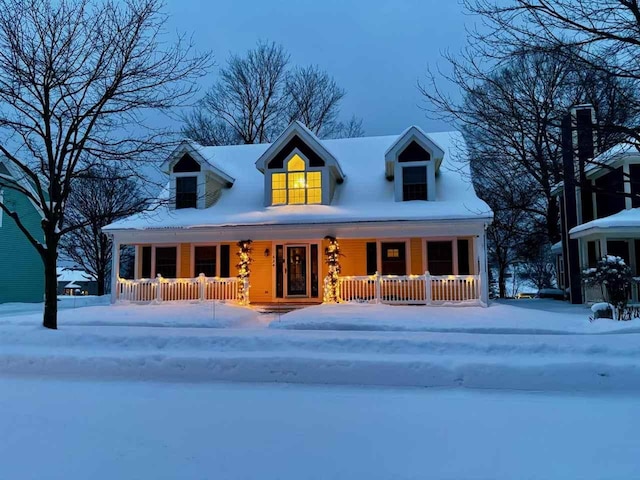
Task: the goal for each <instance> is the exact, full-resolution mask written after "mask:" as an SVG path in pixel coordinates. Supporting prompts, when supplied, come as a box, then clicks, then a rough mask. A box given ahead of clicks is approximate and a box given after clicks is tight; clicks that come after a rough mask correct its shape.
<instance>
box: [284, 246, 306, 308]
mask: <svg viewBox="0 0 640 480" xmlns="http://www.w3.org/2000/svg"><path fill="white" fill-rule="evenodd" d="M286 248H287V256H286V261H287V274H286V278H287V296H289V297H306V296H308V292H307V248H308V247H307V246H306V245H295V246H288V245H287V247H286Z"/></svg>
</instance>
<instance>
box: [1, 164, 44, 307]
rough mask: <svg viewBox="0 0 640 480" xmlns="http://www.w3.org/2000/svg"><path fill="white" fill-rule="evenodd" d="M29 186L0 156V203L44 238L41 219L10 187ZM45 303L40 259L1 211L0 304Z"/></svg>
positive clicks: (34, 232) (36, 235) (29, 202)
mask: <svg viewBox="0 0 640 480" xmlns="http://www.w3.org/2000/svg"><path fill="white" fill-rule="evenodd" d="M12 184H13V185H20V186H22V187H24V188H25V189H27V190H28V191H33V190H32V186H31V185H30V184H29V182H27V181H26V180H24V177H23V176H22V175H20V172H19V171H17V170H16V168H15V166H13V164H11V163H10V162H9V161H8V160H6V159H3V158H2V157H0V201H1V202H2V203H3V204H4V205H6V206H7V207H8V208H9V209H10V210H12V211H15V212H17V213H18V214H19V216H20V218H21V219H22V222H23V224H24V225H25V226H26V228H27V229H28V230H29V232H30V233H31V234H32V235H33V236H34V237H35V238H39V239H41V238H42V237H43V234H42V228H41V226H40V223H41V221H42V216H41V214H40V211H39V210H38V209H37V208H36V206H35V204H34V203H33V202H32V201H31V200H30V199H29V198H28V197H26V196H25V195H24V194H23V193H20V192H17V191H16V190H14V189H12V188H11V187H10V185H12ZM42 301H44V265H43V263H42V259H41V257H40V255H39V254H38V252H37V251H36V249H35V248H34V247H33V245H32V244H31V243H30V242H29V240H28V239H27V237H26V236H25V235H24V233H23V232H22V231H21V230H20V229H19V228H18V225H17V224H16V223H15V221H14V220H13V218H11V217H9V216H8V215H7V214H6V212H4V211H3V210H2V209H0V303H6V302H42Z"/></svg>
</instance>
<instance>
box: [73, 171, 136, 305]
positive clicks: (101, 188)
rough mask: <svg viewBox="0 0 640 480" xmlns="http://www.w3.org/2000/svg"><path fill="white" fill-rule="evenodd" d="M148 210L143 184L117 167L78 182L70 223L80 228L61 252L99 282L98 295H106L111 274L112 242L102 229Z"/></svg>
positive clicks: (75, 184) (74, 192) (88, 176)
mask: <svg viewBox="0 0 640 480" xmlns="http://www.w3.org/2000/svg"><path fill="white" fill-rule="evenodd" d="M146 206H147V200H146V196H145V195H144V192H143V191H142V189H141V188H140V184H139V182H138V181H136V180H132V179H131V178H129V177H128V176H125V177H123V176H121V175H120V174H119V172H118V169H116V168H114V167H113V166H96V167H94V168H92V169H91V170H90V171H88V172H87V173H86V174H83V175H82V176H81V177H78V178H76V179H75V180H74V182H73V185H72V190H71V194H70V195H69V198H68V200H67V211H66V221H67V224H68V225H69V226H77V228H76V229H71V230H70V231H69V232H68V233H67V234H66V235H65V236H63V237H62V238H61V241H60V251H61V253H62V254H63V255H64V256H66V257H67V258H68V259H70V260H72V261H73V262H74V263H76V264H77V265H79V266H80V267H82V268H83V269H84V270H85V271H86V272H88V273H89V274H91V276H93V277H94V278H95V279H96V282H97V284H98V295H104V294H105V292H106V286H107V280H108V278H109V272H110V270H111V268H110V267H111V241H110V239H109V237H107V235H105V234H104V233H103V232H102V227H104V226H105V225H108V224H110V223H113V222H115V221H116V220H119V219H121V218H124V217H127V216H129V215H133V214H134V213H138V212H141V211H142V210H143V209H144V208H145V207H146Z"/></svg>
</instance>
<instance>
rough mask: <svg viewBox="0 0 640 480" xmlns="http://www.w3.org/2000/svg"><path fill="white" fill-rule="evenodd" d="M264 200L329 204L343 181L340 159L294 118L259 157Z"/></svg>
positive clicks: (297, 203)
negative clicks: (262, 175)
mask: <svg viewBox="0 0 640 480" xmlns="http://www.w3.org/2000/svg"><path fill="white" fill-rule="evenodd" d="M256 168H257V169H258V170H260V171H261V172H262V173H263V174H264V204H265V206H278V205H329V204H331V199H332V198H333V193H334V191H335V186H336V185H339V184H341V183H342V182H343V181H344V173H343V172H342V168H340V164H339V163H338V160H337V159H336V158H335V157H334V156H333V154H332V153H331V152H329V151H328V150H327V149H326V147H325V146H324V145H323V144H322V142H321V141H320V139H318V137H316V135H314V134H313V132H311V131H310V130H309V129H308V128H307V127H305V126H304V125H303V124H302V123H300V122H293V123H292V124H291V125H289V126H288V127H287V129H286V130H285V131H284V132H283V133H282V134H281V135H280V136H279V137H278V138H277V139H276V141H275V142H273V143H272V144H271V146H270V147H269V148H268V149H267V150H266V151H265V152H264V153H263V154H262V156H261V157H260V158H259V159H258V160H257V161H256Z"/></svg>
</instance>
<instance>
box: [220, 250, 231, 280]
mask: <svg viewBox="0 0 640 480" xmlns="http://www.w3.org/2000/svg"><path fill="white" fill-rule="evenodd" d="M229 263H230V255H229V245H220V276H221V277H222V278H228V277H229V276H230V275H229V274H230V271H231V268H230V265H229Z"/></svg>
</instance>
